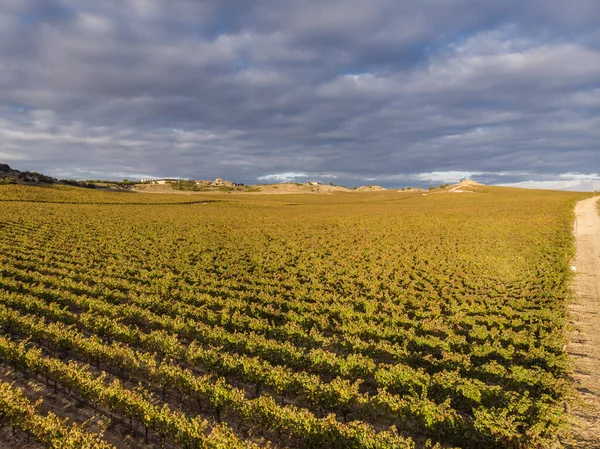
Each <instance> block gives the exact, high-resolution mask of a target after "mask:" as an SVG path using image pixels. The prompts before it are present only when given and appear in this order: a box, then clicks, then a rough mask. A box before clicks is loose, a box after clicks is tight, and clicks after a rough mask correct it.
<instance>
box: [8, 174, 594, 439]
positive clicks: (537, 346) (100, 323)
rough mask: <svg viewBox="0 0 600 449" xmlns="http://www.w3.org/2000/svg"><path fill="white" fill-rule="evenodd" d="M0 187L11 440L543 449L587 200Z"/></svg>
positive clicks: (557, 407)
mask: <svg viewBox="0 0 600 449" xmlns="http://www.w3.org/2000/svg"><path fill="white" fill-rule="evenodd" d="M473 189H474V190H475V192H474V193H448V194H431V195H421V194H419V193H414V192H396V191H384V192H374V193H336V194H331V195H263V194H258V193H257V194H233V195H228V194H222V193H221V194H219V193H216V194H215V193H213V194H211V193H205V194H191V195H183V194H181V195H174V194H173V195H168V194H143V193H125V192H123V193H115V192H103V191H94V190H86V189H79V188H74V187H65V186H56V187H45V188H42V187H32V186H11V185H7V186H0V449H3V448H4V447H7V448H8V447H23V448H28V447H30V448H38V447H56V448H90V449H91V448H98V449H109V448H119V449H120V448H161V447H166V448H190V449H191V448H214V449H226V448H290V449H299V448H339V449H353V448H356V449H358V448H365V449H384V448H385V449H392V448H394V449H403V448H407V449H408V448H425V447H430V448H432V447H436V446H437V447H440V448H442V447H443V448H545V447H548V448H549V447H552V445H553V444H554V442H555V439H556V435H557V432H558V430H559V428H560V425H561V423H562V422H563V421H564V419H563V418H564V416H563V414H564V409H565V405H564V404H565V397H566V395H567V394H568V393H569V391H570V388H571V387H570V385H569V380H568V374H569V363H568V360H567V356H566V354H565V349H564V348H565V344H566V336H565V329H566V326H567V301H568V296H569V282H570V279H571V276H572V272H571V270H570V263H569V262H570V259H571V258H572V256H573V251H574V250H573V241H572V239H573V237H572V222H573V207H574V204H575V202H576V201H577V200H579V199H582V198H584V197H586V196H587V195H586V194H581V193H568V192H556V191H537V190H523V189H510V188H500V187H486V186H478V187H474V188H473Z"/></svg>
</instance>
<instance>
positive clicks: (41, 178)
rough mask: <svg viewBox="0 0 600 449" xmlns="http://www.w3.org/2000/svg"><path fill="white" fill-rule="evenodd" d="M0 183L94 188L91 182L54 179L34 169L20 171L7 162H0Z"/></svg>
mask: <svg viewBox="0 0 600 449" xmlns="http://www.w3.org/2000/svg"><path fill="white" fill-rule="evenodd" d="M0 184H22V185H52V184H63V185H72V186H75V187H87V188H94V187H95V186H94V185H93V184H90V183H87V182H85V181H75V180H71V179H56V178H53V177H52V176H46V175H43V174H41V173H38V172H35V171H31V172H30V171H20V170H17V169H14V168H11V167H10V166H9V165H8V164H0Z"/></svg>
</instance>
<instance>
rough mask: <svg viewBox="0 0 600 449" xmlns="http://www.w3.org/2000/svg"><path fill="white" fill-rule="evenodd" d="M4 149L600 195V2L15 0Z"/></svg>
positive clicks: (79, 168) (233, 176)
mask: <svg viewBox="0 0 600 449" xmlns="http://www.w3.org/2000/svg"><path fill="white" fill-rule="evenodd" d="M0 162H3V163H8V164H9V165H11V166H12V167H15V168H18V169H20V170H30V171H39V172H42V173H45V174H48V175H52V176H55V177H59V178H74V179H123V178H128V179H132V178H148V177H157V178H158V177H181V178H193V179H214V178H216V177H222V178H225V179H230V180H233V181H237V182H243V183H246V184H255V183H266V182H281V181H296V182H305V181H308V180H316V181H321V182H330V181H331V182H334V183H335V184H338V185H347V186H357V185H364V184H377V185H382V186H386V187H404V186H428V185H435V184H440V183H446V182H454V181H457V180H459V179H461V178H464V177H467V176H469V177H471V178H472V179H475V180H478V181H481V182H484V183H487V184H509V185H521V186H525V187H547V188H566V189H580V190H581V189H582V190H593V189H600V2H599V1H598V0H570V1H568V2H565V1H564V0H529V1H523V0H494V1H481V0H368V1H367V0H344V1H338V0H294V1H281V0H256V1H248V2H241V1H233V0H206V1H203V0H118V1H117V0H102V1H97V0H96V1H88V0H2V1H1V2H0Z"/></svg>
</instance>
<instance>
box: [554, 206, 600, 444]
mask: <svg viewBox="0 0 600 449" xmlns="http://www.w3.org/2000/svg"><path fill="white" fill-rule="evenodd" d="M598 199H599V197H595V198H590V199H587V200H583V201H580V202H578V203H577V206H576V208H575V214H576V220H575V226H574V233H575V237H576V241H577V256H576V258H575V261H574V262H573V267H572V269H573V270H574V271H575V273H576V275H575V280H574V283H573V290H574V299H573V301H572V303H571V304H570V306H569V312H570V315H571V327H572V329H573V330H572V332H571V335H570V342H569V344H568V349H567V351H568V354H569V356H570V358H571V362H572V364H573V376H572V381H573V384H574V386H575V388H576V390H577V394H576V397H575V399H574V401H573V402H574V403H573V406H572V410H571V411H570V416H569V423H568V424H569V426H568V428H567V429H566V430H565V432H564V433H565V434H564V435H562V436H561V440H562V443H563V444H564V445H565V447H567V448H578V449H579V448H582V449H583V448H589V449H591V448H600V321H599V319H600V215H599V214H598V210H597V208H596V203H597V201H598Z"/></svg>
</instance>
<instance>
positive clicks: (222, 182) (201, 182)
mask: <svg viewBox="0 0 600 449" xmlns="http://www.w3.org/2000/svg"><path fill="white" fill-rule="evenodd" d="M141 181H142V183H143V184H160V185H162V184H173V183H176V182H190V183H194V184H196V185H197V186H200V187H237V186H242V185H243V184H239V183H237V182H233V181H227V180H226V179H222V178H216V179H215V180H214V181H210V180H206V179H192V180H185V179H177V178H162V179H142V180H141Z"/></svg>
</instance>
